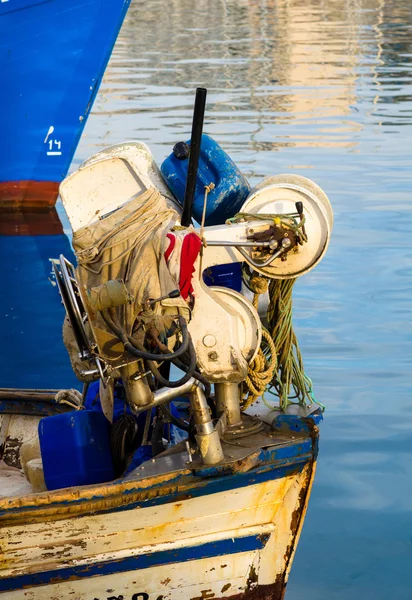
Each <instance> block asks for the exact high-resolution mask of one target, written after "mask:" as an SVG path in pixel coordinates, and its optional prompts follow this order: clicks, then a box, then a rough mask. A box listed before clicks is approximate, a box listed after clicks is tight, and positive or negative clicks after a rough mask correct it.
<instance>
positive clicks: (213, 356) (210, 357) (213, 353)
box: [207, 352, 218, 361]
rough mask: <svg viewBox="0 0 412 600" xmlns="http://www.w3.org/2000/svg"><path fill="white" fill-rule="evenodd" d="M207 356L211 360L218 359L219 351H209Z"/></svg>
mask: <svg viewBox="0 0 412 600" xmlns="http://www.w3.org/2000/svg"><path fill="white" fill-rule="evenodd" d="M207 356H208V359H209V360H213V361H216V360H217V359H218V356H217V352H209V354H208V355H207Z"/></svg>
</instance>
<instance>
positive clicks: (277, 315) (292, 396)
mask: <svg viewBox="0 0 412 600" xmlns="http://www.w3.org/2000/svg"><path fill="white" fill-rule="evenodd" d="M295 281H296V278H295V279H283V280H279V279H272V280H271V281H270V283H268V281H267V279H266V278H264V277H262V276H259V275H253V276H252V277H251V278H250V280H249V282H248V286H249V288H250V289H251V290H252V292H254V297H253V306H254V307H255V308H256V309H257V308H258V303H259V296H260V294H265V293H266V292H267V291H268V292H269V307H268V312H267V322H268V329H265V328H263V331H262V345H261V347H260V349H259V352H258V354H257V356H256V358H255V359H254V360H253V361H252V362H251V363H250V365H249V369H248V375H247V378H246V387H247V391H246V394H245V395H244V398H243V402H242V410H246V408H248V407H249V406H250V405H251V404H252V403H253V402H254V401H255V400H256V399H257V398H259V397H260V396H261V397H262V399H263V401H264V402H265V403H266V401H265V398H264V393H265V391H267V390H268V389H269V391H270V392H271V393H272V394H274V395H275V396H277V397H278V398H279V406H280V408H281V409H282V410H285V409H286V408H287V407H288V406H289V404H292V403H297V404H301V405H304V404H312V403H313V402H314V397H313V392H312V381H311V380H310V379H309V377H307V376H306V375H305V372H304V367H303V360H302V355H301V352H300V350H299V345H298V341H297V338H296V334H295V332H294V330H293V325H292V292H293V285H294V283H295Z"/></svg>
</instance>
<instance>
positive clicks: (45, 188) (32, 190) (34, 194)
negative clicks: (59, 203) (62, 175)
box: [0, 180, 59, 208]
mask: <svg viewBox="0 0 412 600" xmlns="http://www.w3.org/2000/svg"><path fill="white" fill-rule="evenodd" d="M58 195H59V182H58V181H30V180H29V181H0V208H21V207H25V208H40V207H49V208H51V207H53V206H54V205H55V204H56V200H57V197H58Z"/></svg>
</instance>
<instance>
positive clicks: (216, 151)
mask: <svg viewBox="0 0 412 600" xmlns="http://www.w3.org/2000/svg"><path fill="white" fill-rule="evenodd" d="M189 153H190V141H188V142H178V143H177V144H176V145H175V147H174V148H173V152H172V154H170V156H168V158H166V159H165V160H164V161H163V163H162V165H161V167H160V170H161V172H162V174H163V177H164V178H165V179H166V182H167V184H168V186H169V188H170V189H171V191H172V192H173V194H174V195H175V196H176V198H177V200H178V201H179V202H180V204H182V205H183V201H184V196H185V188H186V179H187V170H188V165H189ZM210 183H213V184H214V185H215V187H214V189H213V190H211V191H210V192H209V194H208V197H207V209H206V219H205V224H206V225H222V224H223V223H224V222H225V221H226V219H228V218H229V217H233V216H234V215H235V214H236V213H237V212H239V210H240V208H241V207H242V205H243V203H244V201H245V200H246V197H247V196H248V195H249V192H250V186H249V183H248V181H247V180H246V178H245V177H244V176H243V175H242V173H241V172H240V171H239V169H238V168H237V166H236V165H235V163H234V162H233V160H232V159H231V158H230V157H229V156H228V155H227V154H226V152H225V151H224V150H223V149H222V148H221V147H220V146H219V144H218V143H217V142H215V140H214V139H213V138H211V137H210V136H208V135H206V134H203V135H202V142H201V145H200V156H199V167H198V172H197V181H196V191H195V197H194V201H193V210H192V215H193V218H194V219H195V220H196V221H197V222H198V223H200V222H201V220H202V214H203V203H204V198H205V186H206V185H209V184H210Z"/></svg>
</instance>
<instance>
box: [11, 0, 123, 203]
mask: <svg viewBox="0 0 412 600" xmlns="http://www.w3.org/2000/svg"><path fill="white" fill-rule="evenodd" d="M129 4H130V0H111V1H110V2H105V1H104V0H85V1H82V2H78V1H75V2H70V3H68V2H67V1H66V0H51V1H48V2H45V1H44V0H2V1H1V3H0V89H1V94H0V114H1V117H0V123H1V131H2V139H3V144H2V150H1V151H0V206H8V207H10V206H11V207H13V208H16V207H18V206H24V207H26V208H27V207H47V206H53V205H54V204H55V202H56V199H57V196H58V190H59V184H60V182H61V181H62V179H63V178H64V177H65V175H66V173H67V171H68V169H69V167H70V163H71V161H72V158H73V155H74V152H75V150H76V147H77V144H78V141H79V139H80V136H81V133H82V131H83V128H84V125H85V123H86V120H87V117H88V115H89V113H90V110H91V107H92V105H93V101H94V99H95V97H96V94H97V91H98V89H99V85H100V82H101V80H102V77H103V74H104V71H105V68H106V65H107V62H108V60H109V57H110V54H111V52H112V49H113V46H114V43H115V41H116V38H117V35H118V33H119V30H120V28H121V25H122V23H123V19H124V17H125V15H126V12H127V9H128V6H129Z"/></svg>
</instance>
